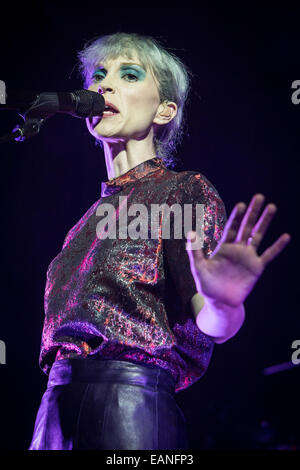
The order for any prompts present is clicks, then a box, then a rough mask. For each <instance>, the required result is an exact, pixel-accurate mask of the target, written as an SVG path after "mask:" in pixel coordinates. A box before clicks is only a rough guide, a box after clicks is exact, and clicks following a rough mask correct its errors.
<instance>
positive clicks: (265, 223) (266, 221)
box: [251, 204, 277, 248]
mask: <svg viewBox="0 0 300 470" xmlns="http://www.w3.org/2000/svg"><path fill="white" fill-rule="evenodd" d="M276 212H277V207H276V206H275V204H268V205H267V207H265V209H264V211H263V213H262V215H261V216H260V218H259V220H258V222H257V223H256V225H255V227H254V228H253V230H252V232H251V237H252V242H251V243H253V244H254V246H255V247H256V248H258V247H259V245H260V243H261V241H262V239H263V237H264V235H265V233H266V231H267V228H268V227H269V225H270V223H271V220H272V219H273V217H274V215H275V214H276Z"/></svg>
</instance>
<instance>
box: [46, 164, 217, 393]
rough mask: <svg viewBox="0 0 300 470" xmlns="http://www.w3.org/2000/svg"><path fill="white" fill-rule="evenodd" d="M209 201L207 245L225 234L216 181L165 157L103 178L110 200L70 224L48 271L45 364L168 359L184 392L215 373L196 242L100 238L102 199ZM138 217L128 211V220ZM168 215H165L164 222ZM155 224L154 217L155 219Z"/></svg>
mask: <svg viewBox="0 0 300 470" xmlns="http://www.w3.org/2000/svg"><path fill="white" fill-rule="evenodd" d="M119 196H126V198H127V199H126V202H127V210H128V211H129V207H130V204H132V203H142V204H144V205H146V206H147V208H149V214H150V213H151V212H150V207H151V204H163V203H167V204H168V205H169V206H171V205H172V204H174V203H179V204H181V205H182V204H188V203H192V204H193V205H195V204H196V203H198V204H204V206H205V208H204V233H205V237H204V247H203V248H204V251H205V255H206V256H207V257H208V256H210V255H211V253H212V251H213V250H214V248H215V247H216V245H217V242H218V241H219V240H220V238H221V235H222V232H223V229H224V224H225V221H226V212H225V207H224V204H223V202H222V200H221V199H220V197H219V195H218V193H217V191H216V189H215V188H214V187H213V185H212V184H211V183H210V182H209V181H208V180H207V179H206V178H205V177H204V176H203V175H201V174H200V173H197V172H195V171H183V172H176V171H172V170H169V169H167V168H166V167H165V166H164V164H163V163H162V161H161V160H160V159H159V158H153V159H151V160H147V161H146V162H143V163H141V164H139V165H137V166H136V167H134V168H132V169H131V170H129V171H128V172H127V173H125V174H123V175H121V176H119V177H117V178H114V179H112V180H110V181H108V182H103V183H102V187H101V198H100V199H99V200H98V201H96V202H95V203H94V204H93V205H92V206H91V208H90V209H89V210H88V211H87V212H86V213H85V214H84V216H83V217H82V218H81V219H80V220H79V222H78V223H77V224H76V225H75V226H74V227H73V228H72V229H71V230H70V231H69V232H68V234H67V236H66V238H65V241H64V244H63V248H62V251H61V252H60V253H59V254H58V255H57V256H56V258H55V259H54V260H53V261H52V262H51V264H50V266H49V268H48V271H47V283H46V291H45V323H44V328H43V334H42V343H41V353H40V366H41V368H42V369H43V371H44V372H45V373H47V374H48V373H49V371H50V368H51V365H52V364H53V362H54V361H55V360H60V359H67V358H74V357H87V356H89V357H94V358H95V359H96V358H97V359H115V360H125V361H132V362H138V363H145V364H151V365H155V366H159V367H161V368H163V369H165V370H167V371H169V372H170V373H171V374H172V375H173V376H174V378H175V380H176V388H175V391H176V392H178V391H179V390H182V389H184V388H186V387H188V386H190V385H191V384H193V383H194V382H195V381H196V380H198V379H199V378H200V377H201V376H202V375H203V373H204V372H205V370H206V368H207V366H208V363H209V360H210V357H211V354H212V350H213V344H214V343H213V341H212V340H211V338H209V337H208V336H206V335H205V334H203V333H201V332H200V330H199V329H198V327H197V326H196V323H195V318H194V315H193V313H192V310H191V308H190V299H191V297H192V296H193V295H194V294H195V293H196V292H197V290H196V286H195V282H194V279H193V276H192V274H191V271H190V265H189V258H188V255H187V252H186V249H185V243H186V240H185V238H184V237H183V238H182V239H175V238H174V236H172V235H173V234H172V230H171V238H170V239H168V240H167V239H162V237H161V225H160V226H159V233H158V235H157V238H155V239H151V238H148V239H142V238H139V239H137V240H134V239H131V238H129V237H127V239H121V238H118V237H117V238H116V239H110V238H106V239H100V238H98V236H97V233H96V226H97V224H98V223H99V221H100V220H101V218H102V217H101V216H99V215H97V214H96V210H97V207H98V206H99V205H100V204H104V203H110V204H112V205H113V206H114V207H115V208H116V209H117V208H118V206H119ZM136 216H137V215H135V216H131V217H130V216H128V222H130V220H132V219H134V218H135V217H136ZM160 223H162V220H160ZM149 226H150V225H149Z"/></svg>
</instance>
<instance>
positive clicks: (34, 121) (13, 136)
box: [0, 118, 44, 143]
mask: <svg viewBox="0 0 300 470" xmlns="http://www.w3.org/2000/svg"><path fill="white" fill-rule="evenodd" d="M43 122H44V119H43V118H29V119H27V120H25V122H24V124H22V125H21V126H17V127H15V128H14V129H13V131H12V132H11V133H10V134H7V135H4V136H2V137H0V143H4V142H11V141H12V140H16V141H17V142H23V141H24V140H26V139H28V138H29V137H33V136H34V135H36V134H38V133H39V132H40V128H41V125H42V124H43Z"/></svg>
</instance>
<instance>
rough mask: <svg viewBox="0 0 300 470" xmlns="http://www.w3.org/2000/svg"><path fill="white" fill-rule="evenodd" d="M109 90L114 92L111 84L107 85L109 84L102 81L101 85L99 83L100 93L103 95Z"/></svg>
mask: <svg viewBox="0 0 300 470" xmlns="http://www.w3.org/2000/svg"><path fill="white" fill-rule="evenodd" d="M107 91H108V92H110V93H112V92H113V88H112V87H111V86H107V85H105V84H103V83H101V85H99V87H98V93H100V94H101V95H103V94H104V93H106V92H107Z"/></svg>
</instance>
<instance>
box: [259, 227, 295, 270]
mask: <svg viewBox="0 0 300 470" xmlns="http://www.w3.org/2000/svg"><path fill="white" fill-rule="evenodd" d="M290 240H291V236H290V235H289V234H288V233H284V234H283V235H281V237H279V238H278V240H276V242H274V243H273V245H272V246H270V247H269V248H267V249H266V250H265V251H264V252H263V254H262V255H261V256H260V258H261V260H262V262H263V265H264V266H266V265H267V264H268V263H270V262H271V261H272V260H273V259H274V258H276V256H278V255H279V253H281V252H282V250H283V249H284V248H285V247H286V245H287V244H288V243H289V242H290Z"/></svg>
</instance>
